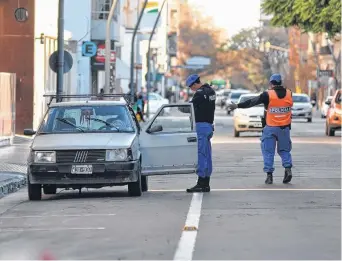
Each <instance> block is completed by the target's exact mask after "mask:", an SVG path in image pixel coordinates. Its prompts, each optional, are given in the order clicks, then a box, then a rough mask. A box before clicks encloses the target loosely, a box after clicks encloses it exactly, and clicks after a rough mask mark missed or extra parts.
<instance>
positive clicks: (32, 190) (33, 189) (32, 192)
mask: <svg viewBox="0 0 342 261" xmlns="http://www.w3.org/2000/svg"><path fill="white" fill-rule="evenodd" d="M27 183H28V186H27V187H28V188H27V192H28V197H29V200H41V199H42V185H40V184H31V182H30V179H29V178H28V182H27Z"/></svg>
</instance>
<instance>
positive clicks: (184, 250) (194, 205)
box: [173, 193, 203, 260]
mask: <svg viewBox="0 0 342 261" xmlns="http://www.w3.org/2000/svg"><path fill="white" fill-rule="evenodd" d="M202 199H203V193H194V194H193V196H192V200H191V203H190V208H189V212H188V216H187V218H186V221H185V227H184V228H195V229H193V230H191V229H190V230H186V229H184V231H183V233H182V236H181V238H180V240H179V242H178V247H177V250H176V253H175V256H174V259H173V260H192V255H193V252H194V249H195V244H196V237H197V230H198V225H199V220H200V216H201V209H202Z"/></svg>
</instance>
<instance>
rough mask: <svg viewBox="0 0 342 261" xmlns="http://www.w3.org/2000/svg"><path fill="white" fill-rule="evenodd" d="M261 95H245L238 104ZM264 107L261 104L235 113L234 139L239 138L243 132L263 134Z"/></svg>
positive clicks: (237, 110)
mask: <svg viewBox="0 0 342 261" xmlns="http://www.w3.org/2000/svg"><path fill="white" fill-rule="evenodd" d="M258 95H259V94H254V93H253V94H243V95H241V96H240V98H239V100H238V103H240V102H244V101H246V100H250V99H253V98H255V97H257V96H258ZM264 111H265V108H264V105H263V104H260V105H257V106H254V107H252V108H248V109H236V110H235V111H234V118H233V119H234V137H239V136H240V133H241V132H262V118H263V117H264Z"/></svg>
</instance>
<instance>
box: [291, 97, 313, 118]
mask: <svg viewBox="0 0 342 261" xmlns="http://www.w3.org/2000/svg"><path fill="white" fill-rule="evenodd" d="M292 100H293V107H292V118H293V119H306V120H307V121H308V122H312V104H311V101H310V98H309V96H308V95H307V94H298V93H293V94H292Z"/></svg>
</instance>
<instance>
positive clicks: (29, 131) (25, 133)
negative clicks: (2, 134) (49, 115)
mask: <svg viewBox="0 0 342 261" xmlns="http://www.w3.org/2000/svg"><path fill="white" fill-rule="evenodd" d="M36 133H37V132H36V131H34V130H32V129H24V135H26V136H33V135H35V134H36Z"/></svg>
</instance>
